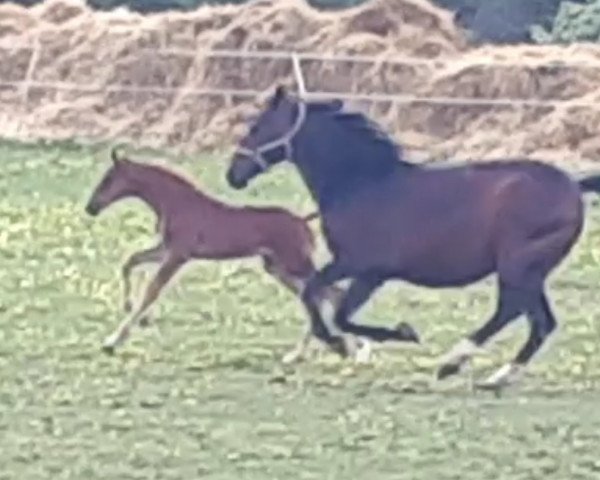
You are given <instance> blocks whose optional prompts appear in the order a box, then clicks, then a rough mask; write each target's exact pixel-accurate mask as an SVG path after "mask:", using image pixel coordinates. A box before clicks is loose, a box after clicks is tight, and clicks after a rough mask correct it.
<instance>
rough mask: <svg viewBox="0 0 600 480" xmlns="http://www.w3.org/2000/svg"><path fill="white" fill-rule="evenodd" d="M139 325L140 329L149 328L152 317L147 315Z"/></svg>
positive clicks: (141, 319)
mask: <svg viewBox="0 0 600 480" xmlns="http://www.w3.org/2000/svg"><path fill="white" fill-rule="evenodd" d="M138 323H139V325H140V327H142V328H147V327H149V326H150V317H148V316H147V315H144V316H143V317H142V318H140V320H139V322H138Z"/></svg>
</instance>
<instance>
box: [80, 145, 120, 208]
mask: <svg viewBox="0 0 600 480" xmlns="http://www.w3.org/2000/svg"><path fill="white" fill-rule="evenodd" d="M111 158H112V164H111V165H110V167H109V168H108V170H107V172H106V173H105V174H104V177H102V180H100V183H99V184H98V186H97V187H96V189H95V190H94V192H93V193H92V196H91V197H90V199H89V201H88V203H87V205H86V207H85V211H86V213H88V215H92V216H96V215H98V214H99V213H100V212H101V211H102V210H104V209H105V208H106V207H108V206H109V205H110V204H111V203H113V202H116V201H117V200H120V199H121V198H124V197H126V196H127V195H129V194H130V189H131V182H130V176H129V166H130V161H129V160H127V159H126V158H122V157H119V155H118V154H117V151H116V149H113V150H112V152H111Z"/></svg>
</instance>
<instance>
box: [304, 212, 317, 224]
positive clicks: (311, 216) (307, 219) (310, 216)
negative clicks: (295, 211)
mask: <svg viewBox="0 0 600 480" xmlns="http://www.w3.org/2000/svg"><path fill="white" fill-rule="evenodd" d="M319 216H320V213H319V212H318V211H317V212H312V213H309V214H308V215H305V216H304V217H302V220H304V221H305V222H306V223H308V222H310V221H311V220H314V219H315V218H319Z"/></svg>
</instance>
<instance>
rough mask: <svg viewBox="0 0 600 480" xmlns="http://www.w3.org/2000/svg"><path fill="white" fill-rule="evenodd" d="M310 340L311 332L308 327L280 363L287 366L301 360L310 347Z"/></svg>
mask: <svg viewBox="0 0 600 480" xmlns="http://www.w3.org/2000/svg"><path fill="white" fill-rule="evenodd" d="M311 339H312V330H311V328H310V325H309V326H308V327H307V328H306V329H305V330H304V334H303V335H302V338H301V339H300V340H299V341H298V343H297V344H296V346H295V347H294V349H293V350H291V351H289V352H288V353H286V354H285V355H284V356H283V358H282V360H281V361H282V363H284V364H285V365H289V364H291V363H295V362H297V361H298V360H302V359H303V358H304V356H305V354H306V350H307V349H308V347H309V345H310V341H311Z"/></svg>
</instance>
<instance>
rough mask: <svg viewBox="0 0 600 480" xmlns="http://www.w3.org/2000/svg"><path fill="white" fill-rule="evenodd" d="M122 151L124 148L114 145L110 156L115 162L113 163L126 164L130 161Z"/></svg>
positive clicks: (116, 164)
mask: <svg viewBox="0 0 600 480" xmlns="http://www.w3.org/2000/svg"><path fill="white" fill-rule="evenodd" d="M121 152H122V149H120V148H119V147H114V148H113V149H112V150H111V152H110V158H111V160H112V162H113V165H115V166H119V165H124V164H125V163H127V162H128V159H127V157H126V156H124V155H123V154H122V153H121Z"/></svg>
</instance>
